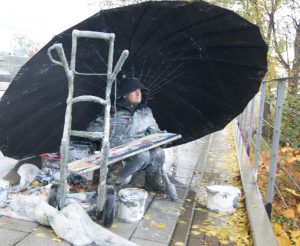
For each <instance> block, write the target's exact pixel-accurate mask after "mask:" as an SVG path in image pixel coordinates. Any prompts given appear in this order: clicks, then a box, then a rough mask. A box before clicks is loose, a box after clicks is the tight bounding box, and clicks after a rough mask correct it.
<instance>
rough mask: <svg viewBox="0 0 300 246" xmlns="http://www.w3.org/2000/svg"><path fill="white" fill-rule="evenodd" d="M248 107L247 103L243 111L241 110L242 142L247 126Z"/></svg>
mask: <svg viewBox="0 0 300 246" xmlns="http://www.w3.org/2000/svg"><path fill="white" fill-rule="evenodd" d="M247 109H248V105H247V106H246V107H245V109H244V111H243V123H242V140H243V144H244V143H245V139H246V126H247V111H248V110H247Z"/></svg>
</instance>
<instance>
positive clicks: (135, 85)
mask: <svg viewBox="0 0 300 246" xmlns="http://www.w3.org/2000/svg"><path fill="white" fill-rule="evenodd" d="M137 89H141V90H148V89H147V88H146V86H144V85H143V84H142V83H141V82H140V80H139V79H138V78H134V77H132V78H124V79H122V80H121V81H120V86H119V90H118V95H117V98H121V97H123V96H125V95H127V94H128V93H130V92H133V91H135V90H137Z"/></svg>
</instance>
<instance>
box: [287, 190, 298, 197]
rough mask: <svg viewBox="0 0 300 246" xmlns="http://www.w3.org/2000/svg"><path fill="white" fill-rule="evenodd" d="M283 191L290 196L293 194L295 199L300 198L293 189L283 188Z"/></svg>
mask: <svg viewBox="0 0 300 246" xmlns="http://www.w3.org/2000/svg"><path fill="white" fill-rule="evenodd" d="M285 190H286V191H287V192H289V193H291V194H293V195H294V196H296V197H300V194H298V193H297V192H296V191H295V190H293V189H289V188H285Z"/></svg>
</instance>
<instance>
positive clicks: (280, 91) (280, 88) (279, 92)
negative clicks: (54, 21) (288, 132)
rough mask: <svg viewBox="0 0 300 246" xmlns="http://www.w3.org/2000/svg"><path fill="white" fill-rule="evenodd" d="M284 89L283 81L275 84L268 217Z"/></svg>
mask: <svg viewBox="0 0 300 246" xmlns="http://www.w3.org/2000/svg"><path fill="white" fill-rule="evenodd" d="M284 90H285V81H279V82H278V85H277V100H276V115H275V123H274V132H273V138H272V154H271V162H270V173H269V182H268V190H267V201H266V210H267V214H268V216H269V218H270V217H271V212H272V201H273V195H274V186H275V179H276V170H277V159H278V147H279V141H280V127H281V118H282V111H283V102H284Z"/></svg>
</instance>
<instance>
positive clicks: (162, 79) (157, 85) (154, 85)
mask: <svg viewBox="0 0 300 246" xmlns="http://www.w3.org/2000/svg"><path fill="white" fill-rule="evenodd" d="M181 65H183V64H179V65H178V66H177V68H175V69H174V70H173V71H171V72H170V73H168V74H167V75H166V76H164V77H163V78H161V79H160V80H157V79H156V80H155V82H156V83H155V84H154V82H153V83H152V84H153V86H152V87H151V88H150V93H149V94H153V93H154V92H155V91H157V89H159V88H161V87H162V86H164V85H165V84H168V82H167V83H165V84H164V83H162V85H161V86H160V85H159V82H158V81H164V80H166V79H167V78H168V77H169V76H171V75H172V74H174V73H175V72H176V70H178V69H179V68H180V67H181ZM180 75H181V74H180ZM180 75H178V76H180ZM175 77H176V75H175ZM175 77H174V78H175Z"/></svg>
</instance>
